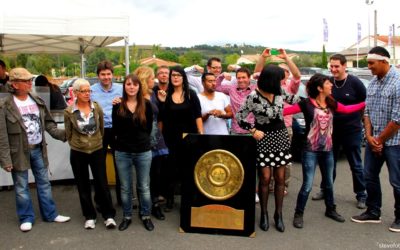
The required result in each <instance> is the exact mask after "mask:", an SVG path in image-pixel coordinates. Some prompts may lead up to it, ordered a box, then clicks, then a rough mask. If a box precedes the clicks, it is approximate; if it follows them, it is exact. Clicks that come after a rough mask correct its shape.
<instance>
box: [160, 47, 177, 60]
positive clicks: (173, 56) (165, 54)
mask: <svg viewBox="0 0 400 250" xmlns="http://www.w3.org/2000/svg"><path fill="white" fill-rule="evenodd" d="M156 57H157V58H160V59H163V60H166V61H171V62H178V61H179V56H178V54H177V53H175V52H173V51H165V50H164V51H160V52H157V53H156Z"/></svg>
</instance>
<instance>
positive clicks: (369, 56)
mask: <svg viewBox="0 0 400 250" xmlns="http://www.w3.org/2000/svg"><path fill="white" fill-rule="evenodd" d="M368 59H372V60H381V61H386V62H388V63H390V59H389V57H387V56H382V55H378V54H368V56H367V60H368Z"/></svg>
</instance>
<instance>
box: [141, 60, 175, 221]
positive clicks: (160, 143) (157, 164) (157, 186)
mask: <svg viewBox="0 0 400 250" xmlns="http://www.w3.org/2000/svg"><path fill="white" fill-rule="evenodd" d="M134 74H136V75H137V76H138V78H139V80H140V82H141V83H142V89H143V96H144V98H145V99H147V100H149V101H150V102H151V106H152V108H153V126H152V130H151V135H150V144H151V152H152V157H153V158H152V160H151V168H150V193H151V200H152V202H153V206H152V208H151V214H152V215H153V216H154V217H156V219H158V220H165V215H164V214H163V212H162V210H161V207H160V201H159V198H158V197H159V196H160V195H161V191H162V190H164V183H165V178H163V177H162V173H164V172H165V167H166V164H167V157H168V148H167V146H166V145H165V142H164V137H163V136H162V134H161V131H160V130H159V128H158V124H157V123H158V121H157V120H158V118H157V117H158V114H159V110H158V100H157V98H156V95H155V93H154V92H153V87H154V71H153V69H152V68H150V67H148V66H140V67H138V68H137V69H136V70H135V72H134Z"/></svg>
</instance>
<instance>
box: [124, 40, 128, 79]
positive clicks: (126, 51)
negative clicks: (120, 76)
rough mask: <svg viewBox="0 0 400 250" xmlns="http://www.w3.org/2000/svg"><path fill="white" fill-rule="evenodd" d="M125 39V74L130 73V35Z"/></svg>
mask: <svg viewBox="0 0 400 250" xmlns="http://www.w3.org/2000/svg"><path fill="white" fill-rule="evenodd" d="M124 40H125V75H129V40H128V37H127V36H125V37H124ZM124 78H125V77H124Z"/></svg>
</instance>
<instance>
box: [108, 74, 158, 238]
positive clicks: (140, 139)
mask: <svg viewBox="0 0 400 250" xmlns="http://www.w3.org/2000/svg"><path fill="white" fill-rule="evenodd" d="M112 121H113V133H114V134H115V141H116V143H115V160H116V163H117V170H118V176H119V180H120V182H121V199H122V209H123V216H124V218H123V220H122V222H121V224H120V225H119V228H118V229H119V230H120V231H123V230H125V229H127V228H128V227H129V225H130V224H131V220H132V196H133V193H132V192H133V191H132V171H133V167H135V169H136V188H137V192H138V196H139V216H140V218H141V220H142V223H143V225H144V227H145V228H146V229H147V230H148V231H152V230H153V229H154V225H153V223H152V221H151V219H150V212H151V198H150V188H149V185H150V165H151V150H150V149H151V147H150V133H151V127H152V123H153V111H152V108H151V104H150V102H149V101H147V100H146V99H145V98H144V97H143V89H142V85H141V83H140V81H139V79H138V78H137V76H136V75H134V74H130V75H128V76H127V77H126V78H125V81H124V84H123V91H122V98H121V102H120V103H118V104H115V105H114V106H113V110H112Z"/></svg>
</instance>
